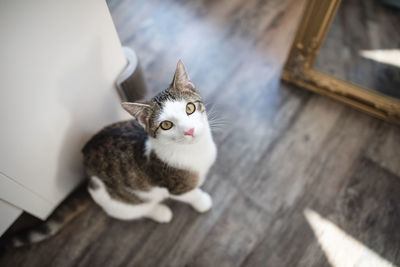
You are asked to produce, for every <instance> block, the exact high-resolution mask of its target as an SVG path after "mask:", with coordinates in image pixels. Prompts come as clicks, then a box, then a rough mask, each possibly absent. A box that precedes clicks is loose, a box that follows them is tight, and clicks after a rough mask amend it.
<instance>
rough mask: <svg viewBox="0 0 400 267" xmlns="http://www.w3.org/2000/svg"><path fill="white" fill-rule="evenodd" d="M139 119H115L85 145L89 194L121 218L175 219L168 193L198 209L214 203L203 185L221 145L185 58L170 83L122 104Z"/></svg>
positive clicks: (180, 62)
mask: <svg viewBox="0 0 400 267" xmlns="http://www.w3.org/2000/svg"><path fill="white" fill-rule="evenodd" d="M122 107H123V108H124V109H125V110H126V111H127V112H129V113H130V114H131V115H132V116H133V117H134V119H135V120H130V121H123V122H118V123H115V124H112V125H110V126H108V127H106V128H104V129H103V130H101V131H100V132H99V133H97V134H96V135H95V136H94V137H93V138H92V139H91V140H90V141H89V142H88V143H87V144H86V146H85V147H84V148H83V150H82V151H83V154H84V166H85V171H86V173H87V175H88V176H89V177H90V182H89V193H90V195H91V196H92V198H93V199H94V201H95V202H96V203H97V204H99V205H100V206H101V207H102V208H103V209H104V211H105V212H106V213H107V214H108V215H110V216H112V217H114V218H117V219H122V220H132V219H138V218H142V217H145V218H150V219H153V220H155V221H157V222H160V223H166V222H169V221H171V219H172V212H171V210H170V209H169V208H168V207H167V206H166V205H165V204H161V202H162V201H163V200H165V199H167V198H172V199H175V200H178V201H182V202H186V203H189V204H190V205H191V206H192V207H193V208H194V209H195V210H197V211H198V212H206V211H208V210H209V209H210V208H211V206H212V200H211V197H210V195H209V194H207V193H206V192H204V191H202V190H201V189H200V188H199V187H200V186H201V185H202V184H203V182H204V180H205V178H206V175H207V172H208V170H209V169H210V167H211V165H212V164H213V163H214V161H215V158H216V154H217V149H216V146H215V143H214V141H213V138H212V135H211V131H210V127H209V123H208V119H207V114H206V110H205V106H204V104H203V102H202V99H201V97H200V95H199V94H198V92H197V91H196V90H195V87H194V85H193V83H191V81H190V80H189V76H188V74H187V72H186V69H185V66H184V64H183V63H182V61H179V62H178V64H177V68H176V72H175V75H174V79H173V82H172V84H171V85H170V86H169V87H168V89H166V90H164V91H162V92H161V93H159V94H158V95H156V96H155V97H153V98H152V99H151V100H149V101H147V102H144V103H128V102H125V103H122Z"/></svg>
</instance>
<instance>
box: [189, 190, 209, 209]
mask: <svg viewBox="0 0 400 267" xmlns="http://www.w3.org/2000/svg"><path fill="white" fill-rule="evenodd" d="M192 206H193V208H194V209H195V210H196V211H198V212H201V213H203V212H206V211H209V210H210V209H211V207H212V198H211V196H210V195H209V194H208V193H206V192H203V191H202V192H201V195H200V197H199V198H198V199H197V200H196V202H194V203H192Z"/></svg>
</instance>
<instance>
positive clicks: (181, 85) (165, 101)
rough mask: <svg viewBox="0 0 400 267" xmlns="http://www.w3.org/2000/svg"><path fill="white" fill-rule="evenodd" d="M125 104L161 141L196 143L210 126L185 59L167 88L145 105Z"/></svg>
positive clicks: (148, 131)
mask: <svg viewBox="0 0 400 267" xmlns="http://www.w3.org/2000/svg"><path fill="white" fill-rule="evenodd" d="M122 106H123V107H124V108H125V109H126V110H127V111H128V112H129V113H130V114H131V115H133V116H134V117H135V118H136V120H137V121H138V122H139V124H141V125H142V126H143V127H144V129H145V130H146V132H147V133H148V134H149V136H151V137H152V138H155V139H158V140H159V141H161V142H175V143H180V144H190V143H194V142H196V141H197V140H198V139H199V138H200V137H201V136H202V135H203V134H204V133H205V131H207V130H208V127H209V126H208V120H207V115H206V112H205V107H204V104H203V102H202V100H201V97H200V95H199V94H198V93H197V92H196V90H195V88H194V85H193V84H192V83H191V82H190V80H189V76H188V75H187V73H186V70H185V67H184V65H183V63H182V61H179V62H178V65H177V69H176V72H175V75H174V80H173V82H172V84H171V85H170V87H169V88H168V89H166V90H164V91H162V92H161V93H159V94H158V95H156V96H155V97H154V98H152V99H151V100H150V101H148V102H146V103H144V104H139V103H122Z"/></svg>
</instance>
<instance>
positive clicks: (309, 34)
mask: <svg viewBox="0 0 400 267" xmlns="http://www.w3.org/2000/svg"><path fill="white" fill-rule="evenodd" d="M340 2H341V0H308V2H307V5H306V8H305V10H304V14H303V18H302V20H301V23H300V26H299V28H298V30H297V34H296V38H295V39H294V42H293V44H292V48H291V50H290V54H289V57H288V59H287V61H286V64H285V67H284V69H283V73H282V79H283V80H284V81H286V82H289V83H292V84H295V85H296V86H299V87H303V88H306V89H308V90H311V91H313V92H316V93H319V94H322V95H326V96H329V97H332V98H334V99H337V100H339V101H341V102H344V103H346V104H348V105H350V106H353V107H355V108H357V109H359V110H362V111H364V112H367V113H369V114H372V115H373V116H376V117H378V118H381V119H384V120H387V121H389V122H392V123H396V124H400V100H399V99H396V98H392V97H389V96H386V95H383V94H379V93H377V92H374V91H372V90H369V89H366V88H362V87H360V86H357V85H355V84H351V83H349V82H346V81H343V80H340V79H338V78H335V77H333V76H331V75H328V74H325V73H322V72H318V71H317V70H315V69H314V68H313V65H314V62H315V59H316V57H317V55H318V52H319V50H320V48H321V46H322V43H323V41H324V39H325V36H326V34H327V32H328V30H329V27H330V25H331V23H332V20H333V18H334V16H335V14H336V11H337V9H338V7H339V5H340Z"/></svg>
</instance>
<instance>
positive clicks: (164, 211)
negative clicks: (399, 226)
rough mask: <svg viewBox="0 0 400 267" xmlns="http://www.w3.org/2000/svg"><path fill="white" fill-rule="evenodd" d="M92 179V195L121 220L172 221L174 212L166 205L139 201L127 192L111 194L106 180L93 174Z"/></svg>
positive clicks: (114, 216)
mask: <svg viewBox="0 0 400 267" xmlns="http://www.w3.org/2000/svg"><path fill="white" fill-rule="evenodd" d="M90 179H91V180H90V184H89V188H88V191H89V193H90V195H91V196H92V198H93V200H94V201H95V202H96V203H97V204H98V205H100V206H101V207H102V208H103V210H104V211H105V212H106V213H107V214H108V215H109V216H111V217H113V218H116V219H120V220H134V219H139V218H143V217H146V218H150V219H153V220H155V221H157V222H160V223H167V222H170V221H171V219H172V212H171V210H170V209H169V208H168V207H167V206H166V205H163V204H159V203H157V202H151V201H149V202H143V201H138V199H137V198H136V197H134V196H133V195H132V197H131V198H130V197H129V196H127V195H126V194H117V193H116V192H113V194H110V192H109V190H107V188H106V185H105V184H104V182H103V181H101V180H100V179H99V178H98V177H96V176H92V177H91V178H90Z"/></svg>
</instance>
